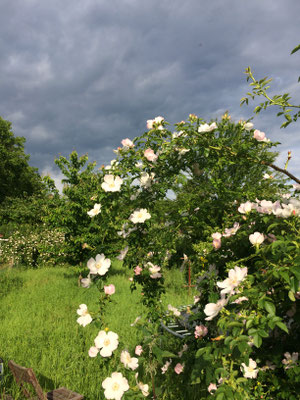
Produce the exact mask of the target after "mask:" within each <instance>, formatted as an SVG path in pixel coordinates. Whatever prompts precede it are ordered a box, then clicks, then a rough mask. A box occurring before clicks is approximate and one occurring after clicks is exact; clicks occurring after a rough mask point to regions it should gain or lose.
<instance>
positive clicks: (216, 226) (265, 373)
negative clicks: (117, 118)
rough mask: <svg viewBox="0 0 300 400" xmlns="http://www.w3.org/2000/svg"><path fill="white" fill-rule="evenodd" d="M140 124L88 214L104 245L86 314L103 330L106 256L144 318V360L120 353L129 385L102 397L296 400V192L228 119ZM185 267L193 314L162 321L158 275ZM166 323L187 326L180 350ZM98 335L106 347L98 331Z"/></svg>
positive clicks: (261, 147)
mask: <svg viewBox="0 0 300 400" xmlns="http://www.w3.org/2000/svg"><path fill="white" fill-rule="evenodd" d="M147 127H148V129H149V131H147V132H146V133H145V134H143V135H142V136H141V137H138V138H136V139H134V141H133V142H128V140H127V139H125V140H124V141H123V143H122V144H123V148H118V150H116V151H115V152H116V153H117V158H116V160H114V162H112V163H111V165H110V166H109V174H107V167H103V168H102V170H101V172H100V175H99V180H100V185H99V186H98V189H95V190H94V192H93V193H90V194H89V195H90V196H92V197H91V198H93V200H94V202H95V203H94V206H93V205H91V207H93V208H92V209H91V208H88V209H87V210H86V213H88V212H89V213H91V214H92V218H90V219H91V221H90V224H91V226H97V229H96V231H97V234H99V236H100V237H101V238H102V243H98V244H95V243H93V250H94V252H95V254H97V253H101V255H99V254H98V255H97V256H96V259H95V260H94V259H93V258H92V259H90V260H89V261H88V267H89V270H90V277H89V279H90V281H91V282H94V283H96V284H97V285H98V287H99V290H100V293H101V295H100V303H99V304H100V307H99V312H98V313H94V314H93V313H91V314H90V313H88V315H90V316H91V318H93V320H94V321H96V322H97V324H98V325H99V326H100V328H104V327H105V304H106V303H107V302H108V301H111V299H110V294H108V293H106V292H105V293H104V292H103V289H104V283H105V281H106V275H108V274H109V266H110V259H111V258H113V257H119V259H123V263H124V266H127V267H129V268H131V269H132V270H133V276H132V278H133V282H132V290H134V289H135V288H136V286H137V285H141V286H142V292H143V296H142V301H143V303H144V304H145V305H147V307H148V310H149V311H148V314H147V316H145V318H144V320H139V321H138V322H137V324H136V326H137V327H139V328H140V329H142V332H143V335H144V342H143V343H140V344H138V345H139V346H141V347H142V349H143V352H142V353H140V355H139V358H138V359H137V358H135V357H131V355H130V354H132V351H129V349H125V348H121V351H122V353H121V359H120V361H121V364H120V367H119V370H121V371H122V373H123V374H124V375H126V376H127V377H128V380H129V383H130V385H129V384H128V381H127V379H126V378H124V377H123V375H122V374H121V373H120V372H114V373H113V374H118V375H114V377H113V376H112V377H111V378H107V379H106V380H105V381H104V382H103V388H104V389H105V392H104V395H105V397H106V398H116V399H121V398H123V396H124V398H138V396H140V397H144V396H147V395H148V394H150V393H151V395H152V397H153V398H168V399H172V398H174V399H175V398H177V399H178V398H189V399H193V398H195V399H196V398H197V399H202V398H203V399H204V398H207V397H211V398H216V399H219V400H220V399H244V398H245V399H258V398H270V399H279V398H282V399H285V398H286V399H287V398H288V399H296V398H297V397H296V396H297V385H298V384H299V382H300V367H299V363H298V359H297V356H296V353H297V352H296V351H295V350H296V349H297V343H299V324H300V321H299V307H298V310H297V306H296V303H297V299H298V298H299V297H300V293H299V280H300V273H299V264H300V261H299V260H300V251H299V248H300V240H299V237H300V235H299V232H300V223H299V222H300V221H299V214H300V201H299V199H298V197H297V195H296V191H294V194H293V197H292V198H290V199H288V196H287V195H286V192H287V191H291V185H288V184H287V183H286V182H285V180H284V179H283V178H280V177H279V176H278V174H277V173H276V172H275V173H274V174H273V178H272V179H265V178H264V176H265V174H267V173H268V172H270V168H271V167H272V165H274V164H273V162H274V160H275V158H276V153H275V152H273V151H271V148H272V146H274V145H276V143H272V142H270V141H269V140H267V139H266V137H265V134H263V133H262V132H260V131H258V130H256V129H254V128H253V126H251V123H249V122H245V121H239V122H238V123H236V124H235V123H233V122H232V121H231V120H230V117H229V116H228V115H227V114H226V115H225V116H223V118H222V120H221V121H219V122H218V121H216V122H211V123H209V124H208V123H205V122H204V121H202V120H201V119H199V118H197V117H196V116H195V115H190V117H189V119H188V121H187V122H185V121H182V122H180V123H178V124H176V131H175V132H171V131H170V130H168V129H167V127H168V124H167V122H166V121H165V120H164V119H163V118H162V117H157V118H155V119H153V120H148V121H147ZM170 190H171V191H172V192H171V193H172V196H173V197H174V198H173V199H170V198H168V197H167V194H169V193H170V192H169V191H170ZM100 209H101V212H100ZM92 210H95V211H93V212H91V211H92ZM98 211H99V212H98ZM89 215H90V214H89ZM90 216H91V215H90ZM110 239H111V241H110ZM110 244H111V245H110ZM86 245H87V246H90V244H89V243H87V244H86ZM182 259H184V262H185V264H183V263H182ZM108 260H109V261H108ZM186 263H190V265H191V266H192V269H193V272H194V277H195V279H196V282H197V290H198V296H197V299H196V300H195V305H194V307H192V308H190V309H188V311H187V313H180V312H179V315H178V312H174V309H175V308H174V307H173V306H171V305H170V308H169V311H170V312H172V315H171V314H170V313H169V314H167V315H166V312H165V311H166V310H164V309H162V306H161V302H160V297H161V294H162V293H163V292H164V269H165V268H168V267H170V266H173V265H174V264H175V265H176V264H177V265H178V267H180V266H181V265H182V264H183V268H184V265H186ZM104 264H105V265H104ZM98 271H102V272H101V273H99V272H98ZM84 285H86V282H84ZM82 306H83V305H82ZM81 309H82V310H83V312H85V313H87V309H85V308H84V309H83V308H81ZM175 310H176V309H175ZM177 311H178V310H177ZM81 316H83V314H81ZM171 317H172V318H177V319H178V321H179V323H180V321H182V324H184V323H186V322H187V320H186V318H188V324H189V327H190V330H191V334H190V336H188V337H187V339H186V341H185V343H184V346H186V347H184V348H183V347H182V345H183V343H180V342H178V341H176V340H175V339H172V338H171V339H170V337H168V336H167V334H166V333H162V332H161V331H160V329H159V328H160V320H161V319H166V320H167V319H168V318H171ZM81 318H82V317H81ZM84 318H85V319H84V323H85V324H87V318H88V317H87V316H85V317H84ZM88 320H89V321H90V319H89V318H88ZM103 332H104V333H103ZM99 334H101V335H102V336H103V338H102V339H103V340H102V339H101V340H102V341H103V343H104V342H105V340H106V339H104V334H105V330H104V331H103V330H102V331H100V332H99ZM115 335H117V334H116V333H115ZM102 336H101V337H102ZM107 340H108V341H109V339H107ZM101 343H102V342H101ZM105 343H107V346H109V345H110V343H108V342H105ZM95 344H96V339H95ZM103 346H104V345H103ZM103 346H102V349H103V348H104V347H103ZM119 347H120V346H119ZM99 348H101V347H97V344H96V346H94V347H93V348H91V350H90V356H93V357H94V356H96V355H97V353H98V351H99ZM187 349H188V351H187ZM100 354H101V352H100ZM291 354H292V356H291ZM110 355H111V356H112V357H118V355H117V351H116V352H115V353H114V354H112V351H111V352H110ZM100 360H101V359H100ZM283 360H284V362H283ZM101 362H103V361H101ZM171 365H172V367H170V366H171ZM287 365H288V367H289V368H287V367H286V366H287ZM130 370H136V371H138V376H139V377H141V379H142V382H144V381H146V382H147V383H146V384H144V383H142V382H141V381H140V380H138V379H137V377H135V378H136V379H135V380H134V379H133V373H132V376H131V377H130ZM113 379H115V381H113ZM147 385H148V386H147ZM146 386H147V387H146ZM137 393H139V394H137ZM184 396H188V397H184Z"/></svg>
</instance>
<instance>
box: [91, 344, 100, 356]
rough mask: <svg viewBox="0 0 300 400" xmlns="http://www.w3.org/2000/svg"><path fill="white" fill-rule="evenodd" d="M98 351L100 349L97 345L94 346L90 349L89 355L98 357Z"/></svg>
mask: <svg viewBox="0 0 300 400" xmlns="http://www.w3.org/2000/svg"><path fill="white" fill-rule="evenodd" d="M98 353H99V349H97V347H95V346H92V347H91V348H90V349H89V356H90V357H96V356H97V354H98Z"/></svg>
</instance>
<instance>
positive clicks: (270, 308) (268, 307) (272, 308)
mask: <svg viewBox="0 0 300 400" xmlns="http://www.w3.org/2000/svg"><path fill="white" fill-rule="evenodd" d="M264 307H265V309H266V311H267V312H268V313H269V314H270V315H275V313H276V308H275V306H274V304H273V303H271V302H269V301H265V304H264Z"/></svg>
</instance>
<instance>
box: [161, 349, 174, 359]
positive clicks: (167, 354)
mask: <svg viewBox="0 0 300 400" xmlns="http://www.w3.org/2000/svg"><path fill="white" fill-rule="evenodd" d="M162 357H171V358H172V357H177V355H176V354H174V353H171V352H170V351H167V350H164V351H163V352H162Z"/></svg>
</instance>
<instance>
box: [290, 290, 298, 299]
mask: <svg viewBox="0 0 300 400" xmlns="http://www.w3.org/2000/svg"><path fill="white" fill-rule="evenodd" d="M289 299H290V300H291V301H296V299H295V296H294V293H293V292H292V291H291V290H290V291H289Z"/></svg>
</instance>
